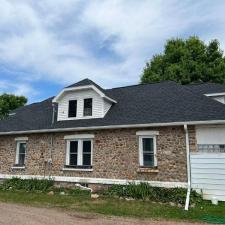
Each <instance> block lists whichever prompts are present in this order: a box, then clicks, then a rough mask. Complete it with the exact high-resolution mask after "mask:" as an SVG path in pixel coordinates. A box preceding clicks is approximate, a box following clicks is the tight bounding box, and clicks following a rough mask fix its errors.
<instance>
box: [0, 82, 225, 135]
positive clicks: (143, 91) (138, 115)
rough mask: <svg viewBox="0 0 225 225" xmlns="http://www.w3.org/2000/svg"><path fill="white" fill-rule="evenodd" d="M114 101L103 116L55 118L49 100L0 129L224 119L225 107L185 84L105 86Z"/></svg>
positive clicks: (27, 109) (18, 112) (20, 113)
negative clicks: (111, 87)
mask: <svg viewBox="0 0 225 225" xmlns="http://www.w3.org/2000/svg"><path fill="white" fill-rule="evenodd" d="M105 93H106V94H107V95H110V96H112V98H113V99H115V100H116V101H117V103H116V104H113V106H112V107H111V109H110V110H109V111H108V113H107V114H106V115H105V117H104V118H97V119H80V120H68V121H55V122H54V124H53V125H52V99H53V98H49V99H47V100H45V101H43V102H39V103H34V104H31V105H28V106H25V107H22V108H19V109H17V110H15V112H16V114H15V115H14V116H10V117H9V118H8V119H6V120H3V121H0V132H8V131H28V130H40V129H54V128H76V127H90V126H108V125H132V124H149V123H169V122H188V121H208V120H225V106H224V105H223V104H221V103H219V102H216V101H215V100H212V99H210V98H208V97H206V96H204V95H202V94H196V93H195V92H193V91H191V90H190V89H189V88H187V87H186V86H182V85H179V84H176V83H175V82H170V81H165V82H161V83H154V84H144V85H134V86H128V87H122V88H113V89H105Z"/></svg>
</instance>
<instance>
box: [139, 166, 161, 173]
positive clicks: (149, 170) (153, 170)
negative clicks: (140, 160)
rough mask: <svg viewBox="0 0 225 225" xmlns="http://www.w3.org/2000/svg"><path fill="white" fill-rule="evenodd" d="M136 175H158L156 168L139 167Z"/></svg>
mask: <svg viewBox="0 0 225 225" xmlns="http://www.w3.org/2000/svg"><path fill="white" fill-rule="evenodd" d="M137 172H138V173H158V172H159V170H158V168H156V167H155V168H154V167H140V168H138V170H137Z"/></svg>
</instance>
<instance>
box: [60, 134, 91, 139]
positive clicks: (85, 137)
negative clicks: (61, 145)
mask: <svg viewBox="0 0 225 225" xmlns="http://www.w3.org/2000/svg"><path fill="white" fill-rule="evenodd" d="M94 137H95V135H94V134H76V135H66V136H64V139H65V140H73V139H93V138H94Z"/></svg>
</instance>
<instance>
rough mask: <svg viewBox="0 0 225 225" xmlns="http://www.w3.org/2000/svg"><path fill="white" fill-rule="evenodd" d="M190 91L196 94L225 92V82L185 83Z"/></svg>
mask: <svg viewBox="0 0 225 225" xmlns="http://www.w3.org/2000/svg"><path fill="white" fill-rule="evenodd" d="M185 86H186V87H187V88H189V89H190V90H191V91H194V92H195V93H198V94H212V93H222V92H225V84H215V83H196V84H188V85H185Z"/></svg>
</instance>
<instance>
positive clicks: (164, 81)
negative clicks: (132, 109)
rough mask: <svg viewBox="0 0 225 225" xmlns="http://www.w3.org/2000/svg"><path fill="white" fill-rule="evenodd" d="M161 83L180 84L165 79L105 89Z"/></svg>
mask: <svg viewBox="0 0 225 225" xmlns="http://www.w3.org/2000/svg"><path fill="white" fill-rule="evenodd" d="M160 83H175V84H178V83H176V82H175V81H172V80H163V81H157V82H150V83H144V84H141V83H139V84H132V85H128V86H122V87H114V88H107V89H105V90H106V91H108V90H113V89H120V88H130V87H135V86H144V85H153V84H160ZM178 85H179V84H178Z"/></svg>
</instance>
